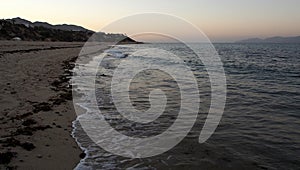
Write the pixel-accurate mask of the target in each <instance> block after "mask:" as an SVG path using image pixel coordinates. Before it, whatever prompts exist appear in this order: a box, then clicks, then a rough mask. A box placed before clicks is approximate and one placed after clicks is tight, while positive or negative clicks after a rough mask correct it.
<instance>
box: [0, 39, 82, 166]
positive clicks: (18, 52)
mask: <svg viewBox="0 0 300 170" xmlns="http://www.w3.org/2000/svg"><path fill="white" fill-rule="evenodd" d="M83 44H84V43H69V42H24V41H20V42H17V41H0V60H1V73H0V74H1V77H2V80H1V85H2V88H1V100H0V106H1V107H0V108H1V112H2V114H1V117H0V124H1V125H0V132H1V138H0V157H1V161H0V169H2V168H8V169H16V168H18V169H19V168H20V169H45V168H46V169H73V168H74V167H76V165H77V164H78V163H79V161H80V159H81V158H83V157H84V154H83V151H82V150H81V149H80V147H79V146H78V144H77V143H76V141H75V139H74V138H73V137H72V131H73V126H72V122H73V121H74V120H76V114H75V111H74V107H73V103H72V88H71V86H70V85H69V79H70V76H72V72H71V70H72V69H73V67H74V64H73V63H74V62H75V61H76V59H77V57H78V54H79V52H80V50H81V48H82V46H83Z"/></svg>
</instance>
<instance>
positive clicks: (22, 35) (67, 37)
mask: <svg viewBox="0 0 300 170" xmlns="http://www.w3.org/2000/svg"><path fill="white" fill-rule="evenodd" d="M92 35H93V38H94V40H97V41H104V42H125V43H138V42H136V41H135V40H133V39H131V38H130V37H127V36H126V35H124V34H109V33H108V34H107V33H104V32H97V33H96V32H94V31H91V30H88V29H86V28H83V27H81V26H77V25H68V24H59V25H52V24H49V23H47V22H40V21H37V22H31V21H28V20H26V19H22V18H20V17H17V18H12V19H2V20H0V40H12V39H15V40H16V39H18V40H26V41H66V42H72V41H80V42H85V41H87V40H88V39H89V38H90V37H91V36H92ZM95 38H96V39H95Z"/></svg>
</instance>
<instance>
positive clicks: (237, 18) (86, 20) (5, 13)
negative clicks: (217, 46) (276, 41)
mask: <svg viewBox="0 0 300 170" xmlns="http://www.w3.org/2000/svg"><path fill="white" fill-rule="evenodd" d="M299 7H300V0H187V1H184V0H106V1H104V0H59V1H55V0H54V1H38V0H2V1H1V6H0V17H1V18H4V19H6V18H13V17H21V18H24V19H28V20H30V21H45V22H49V23H51V24H63V23H68V24H76V25H80V26H83V27H85V28H88V29H91V30H94V31H99V30H101V28H103V27H104V26H105V25H107V24H109V23H110V22H113V21H115V20H117V19H119V18H122V17H124V16H128V15H132V14H136V13H143V12H162V13H167V14H171V15H175V16H179V17H181V18H184V19H186V20H187V21H189V22H191V23H193V24H194V25H196V26H197V27H199V29H201V30H202V31H203V32H204V33H205V34H207V36H208V37H209V38H210V39H211V40H212V41H218V42H224V41H225V42H226V41H235V40H239V39H244V38H252V37H260V38H265V37H271V36H297V35H300V10H299ZM145 22H146V21H145ZM140 25H142V23H135V24H134V25H132V27H136V28H138V27H139V26H140ZM158 27H159V25H158ZM173 29H174V30H176V28H173ZM178 31H179V32H180V31H181V30H178ZM120 32H123V33H126V32H128V30H126V29H125V28H123V29H122V28H120ZM186 34H187V35H188V33H186ZM189 36H190V35H189Z"/></svg>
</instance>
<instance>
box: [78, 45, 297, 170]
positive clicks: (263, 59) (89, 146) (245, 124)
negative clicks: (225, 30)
mask: <svg viewBox="0 0 300 170" xmlns="http://www.w3.org/2000/svg"><path fill="white" fill-rule="evenodd" d="M191 45H192V46H193V47H195V48H198V49H199V50H203V49H205V48H203V47H204V46H205V44H191ZM214 46H215V48H216V50H217V51H218V53H219V55H220V58H221V60H222V62H223V65H224V70H225V73H226V79H227V100H226V107H225V110H224V114H223V117H222V120H221V122H220V124H219V126H218V128H217V130H216V131H215V133H214V134H213V135H212V136H211V138H210V139H209V140H208V141H206V142H205V143H204V144H199V143H198V136H199V134H200V131H201V128H202V126H203V123H204V121H205V119H206V116H207V113H208V109H209V106H210V99H211V94H210V91H211V87H210V82H209V78H208V75H207V72H206V69H205V67H204V65H203V64H202V62H201V61H200V60H199V58H198V57H197V56H196V55H195V54H194V53H193V52H192V51H191V50H190V49H188V48H186V46H184V45H182V44H139V45H121V46H115V47H113V49H109V50H107V51H106V53H107V54H108V55H107V56H106V57H105V58H104V60H103V61H102V62H101V64H100V66H99V69H98V70H97V71H98V72H97V78H96V91H95V92H96V95H95V96H96V100H97V105H93V104H92V102H91V98H90V96H91V94H90V93H89V92H90V90H89V89H91V88H94V86H93V84H92V83H91V82H92V78H93V77H91V76H90V75H91V74H92V72H93V71H95V68H94V67H93V66H94V65H95V63H96V64H97V63H99V58H98V59H97V57H95V58H94V60H93V61H91V62H90V64H88V65H85V73H84V76H85V79H84V81H75V82H76V83H77V84H76V83H75V84H74V85H78V84H79V85H80V86H79V87H81V89H76V90H77V92H78V91H79V90H80V93H81V94H82V95H83V100H82V102H81V103H77V104H78V105H80V106H81V107H82V108H85V109H86V113H85V114H83V115H80V116H79V117H78V120H79V119H81V120H84V121H90V122H91V123H90V126H91V127H93V126H94V127H97V126H98V125H97V124H93V122H94V121H92V120H95V115H94V113H96V110H97V109H100V110H101V113H102V115H104V119H105V120H106V121H107V122H109V125H110V126H111V127H113V128H114V129H116V130H117V131H118V132H120V133H122V134H124V135H127V136H132V137H139V138H146V137H151V136H155V135H158V134H160V133H163V132H164V131H166V129H168V127H170V126H171V125H172V124H173V123H174V122H175V120H176V118H177V116H178V112H179V109H180V101H181V97H182V96H180V90H179V89H180V88H179V86H178V85H177V83H176V81H174V78H173V77H172V76H171V75H169V74H167V73H165V72H162V71H159V70H148V71H143V72H140V73H139V74H137V75H136V76H135V77H134V79H133V80H132V82H131V84H130V88H129V94H130V101H131V103H132V104H133V106H134V108H135V109H137V110H139V111H141V112H144V111H146V110H147V109H149V108H150V107H151V105H150V103H149V93H150V92H151V91H152V90H154V89H157V88H160V89H161V90H162V91H164V93H165V95H166V96H167V101H166V102H167V106H166V108H165V110H164V112H163V114H162V115H160V117H159V118H158V119H155V120H154V121H153V122H150V123H146V124H142V123H135V122H133V121H130V120H128V119H125V118H124V117H122V116H121V115H120V114H119V112H118V110H117V109H116V107H115V104H114V102H113V100H112V95H111V88H110V85H111V80H112V77H113V74H114V71H115V70H116V69H117V67H118V66H120V64H121V63H122V62H124V61H125V62H126V61H127V62H128V63H129V64H130V65H131V66H132V67H133V69H134V66H136V65H140V64H141V63H142V64H145V66H147V63H156V64H158V65H159V66H160V67H168V68H171V70H172V71H176V69H177V68H178V67H180V66H179V65H180V64H182V63H181V62H180V61H183V63H184V64H185V65H186V66H188V67H189V68H190V69H191V70H192V72H193V75H194V76H195V77H196V78H197V82H198V89H199V93H200V99H201V101H200V109H199V112H198V117H197V121H196V123H195V125H194V126H193V129H192V130H191V132H190V133H189V134H188V136H187V137H185V139H184V140H183V141H181V142H180V143H179V144H178V145H176V146H175V147H174V148H172V149H171V150H169V151H167V152H165V153H163V154H161V155H158V156H154V157H149V158H143V159H131V158H125V157H120V156H115V155H114V154H111V153H109V152H107V151H105V150H103V149H101V148H100V147H99V146H97V145H96V144H95V143H94V142H92V141H91V139H90V138H89V137H88V136H87V135H86V134H85V133H84V131H83V129H82V128H81V126H80V123H79V121H78V120H77V121H75V122H74V133H73V135H74V137H75V138H76V140H77V142H78V143H79V145H80V146H81V147H82V148H83V149H85V151H86V153H87V157H86V158H85V159H84V160H82V161H81V162H80V163H79V164H78V166H77V169H124V168H129V169H130V168H131V169H183V168H187V169H197V168H199V167H200V168H204V169H230V168H234V169H236V168H239V169H241V168H244V169H259V168H261V169H297V168H299V166H300V161H299V160H300V132H299V129H300V124H299V123H300V115H299V114H300V112H299V111H300V95H299V94H300V90H299V89H300V79H299V78H300V44H247V45H246V44H214ZM153 48H157V49H163V50H166V51H169V52H171V53H173V54H175V55H177V56H178V57H179V58H180V59H179V60H178V59H176V58H172V59H170V58H169V56H166V54H165V53H161V52H159V51H156V52H155V51H154V53H153ZM141 49H142V50H143V53H136V52H137V51H138V50H141ZM147 50H148V51H147ZM186 74H187V73H186V72H178V75H179V76H182V77H187V76H186ZM121 78H122V77H121ZM121 80H122V79H120V81H121ZM83 85H84V86H83ZM83 87H84V88H83ZM116 91H117V93H121V92H122V91H126V89H125V88H120V89H118V90H116ZM187 91H188V89H187ZM191 93H193V91H192V92H191ZM157 97H161V96H159V94H158V96H157ZM189 100H190V102H191V103H192V102H193V101H195V100H196V99H195V98H193V95H192V94H191V95H190V98H189ZM120 102H123V101H120ZM124 102H126V101H124ZM186 120H187V122H186V123H187V124H190V123H193V121H192V120H191V119H189V118H187V119H186ZM190 120H191V121H190ZM95 135H97V134H95ZM117 142H122V141H117Z"/></svg>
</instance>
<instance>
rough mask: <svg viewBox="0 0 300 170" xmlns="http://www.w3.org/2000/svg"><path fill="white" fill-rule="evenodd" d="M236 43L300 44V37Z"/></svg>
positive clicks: (248, 40) (253, 39)
mask: <svg viewBox="0 0 300 170" xmlns="http://www.w3.org/2000/svg"><path fill="white" fill-rule="evenodd" d="M236 43H300V36H296V37H279V36H277V37H270V38H266V39H260V38H251V39H246V40H241V41H237V42H236Z"/></svg>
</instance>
